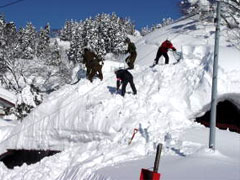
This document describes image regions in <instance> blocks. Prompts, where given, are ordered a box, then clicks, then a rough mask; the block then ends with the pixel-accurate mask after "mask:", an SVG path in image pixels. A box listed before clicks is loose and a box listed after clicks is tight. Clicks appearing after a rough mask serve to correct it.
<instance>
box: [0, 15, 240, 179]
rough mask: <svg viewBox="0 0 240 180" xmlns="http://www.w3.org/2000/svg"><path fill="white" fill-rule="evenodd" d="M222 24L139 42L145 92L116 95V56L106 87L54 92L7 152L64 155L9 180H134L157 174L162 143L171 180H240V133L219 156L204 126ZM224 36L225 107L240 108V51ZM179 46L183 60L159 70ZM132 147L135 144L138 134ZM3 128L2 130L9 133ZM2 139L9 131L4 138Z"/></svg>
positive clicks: (184, 25)
mask: <svg viewBox="0 0 240 180" xmlns="http://www.w3.org/2000/svg"><path fill="white" fill-rule="evenodd" d="M214 31H215V28H214V26H213V24H210V23H199V22H198V21H197V20H194V19H186V20H182V21H179V22H177V23H175V24H172V25H170V26H167V27H165V28H162V29H160V30H156V31H154V32H152V33H151V34H148V35H147V36H145V37H133V38H132V39H133V40H134V41H135V44H136V47H137V52H138V57H137V60H136V67H135V69H134V70H131V73H132V74H133V76H134V82H135V85H136V88H137V90H138V94H137V95H136V96H134V95H132V92H131V89H130V87H129V86H128V88H127V93H126V95H125V97H124V98H123V97H122V96H120V95H119V94H116V89H115V86H116V79H115V75H114V70H115V69H116V68H120V67H122V68H123V67H124V66H126V65H124V63H123V60H124V56H122V57H121V59H122V62H117V61H115V58H114V57H112V56H111V55H108V56H107V58H106V61H105V64H104V68H103V75H104V79H103V81H100V80H99V79H94V81H93V83H90V82H89V81H88V80H86V79H81V80H80V82H79V83H77V84H75V85H65V86H64V87H62V88H61V89H60V90H58V91H56V92H53V93H52V94H51V95H50V96H49V97H48V98H47V99H45V100H44V102H43V103H42V104H41V105H40V106H39V107H38V108H36V109H35V110H34V111H33V112H32V113H31V114H30V115H29V116H28V117H27V118H26V119H24V121H23V123H21V124H18V125H16V126H12V125H11V126H6V125H5V124H4V125H3V126H4V127H6V128H7V129H9V131H8V133H6V132H5V134H6V135H5V136H2V135H1V136H0V137H1V144H0V151H1V152H2V153H3V152H5V151H6V149H7V148H11V149H13V148H20V149H52V150H61V151H62V152H61V153H59V154H56V155H54V156H52V157H48V158H44V159H43V160H42V161H41V162H39V163H36V164H34V165H30V166H27V165H23V166H21V167H16V168H15V169H13V170H8V169H7V168H6V167H5V166H4V164H3V163H1V164H0V179H1V180H23V179H24V180H33V179H34V180H43V179H44V180H81V179H92V180H100V179H101V180H107V179H108V180H110V179H112V180H115V179H118V180H125V179H126V180H128V179H129V180H132V179H138V178H139V176H140V170H141V168H149V169H151V168H152V166H153V161H154V155H155V150H156V146H157V144H158V143H163V145H164V148H163V152H162V159H161V162H160V168H159V171H160V172H161V173H162V178H161V179H163V180H173V179H176V180H180V179H184V180H193V179H204V180H213V179H229V180H230V179H231V180H239V179H240V135H239V134H237V133H232V132H228V131H222V130H217V134H216V149H217V150H216V151H215V152H213V151H211V150H209V149H208V138H209V137H208V136H209V135H208V134H209V129H207V128H205V127H203V126H201V125H199V124H196V123H195V122H194V118H195V117H196V116H200V115H202V114H203V113H204V112H206V111H207V110H209V108H210V101H211V82H212V64H213V49H214ZM224 35H225V31H222V32H221V38H220V57H219V71H218V75H219V78H218V79H219V80H218V96H219V100H224V99H229V100H230V101H232V102H234V103H235V104H236V105H238V106H239V105H240V97H239V94H240V79H239V77H240V52H239V51H238V50H236V49H234V47H232V46H231V45H230V44H228V42H227V41H226V40H225V36H224ZM167 38H168V39H170V40H171V41H172V43H173V44H174V46H175V47H176V48H177V50H178V51H181V52H182V53H183V60H182V61H180V62H179V63H178V64H176V65H173V64H172V63H174V62H175V60H174V57H173V55H172V53H171V52H169V55H170V64H168V65H163V59H160V64H159V65H157V66H155V67H154V68H150V67H149V66H150V65H151V64H152V63H153V60H154V58H155V55H156V52H157V49H158V47H159V45H160V44H161V42H162V41H164V40H165V39H167ZM135 128H137V129H138V132H137V133H136V135H135V137H134V139H133V141H132V143H131V144H130V145H128V143H129V140H130V138H131V136H132V134H133V131H134V129H135ZM0 130H1V129H0ZM0 133H1V131H0Z"/></svg>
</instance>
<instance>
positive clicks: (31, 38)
mask: <svg viewBox="0 0 240 180" xmlns="http://www.w3.org/2000/svg"><path fill="white" fill-rule="evenodd" d="M36 37H37V32H36V30H35V27H34V26H33V25H32V23H28V24H27V25H26V27H25V28H20V30H19V32H18V46H17V52H16V55H15V56H16V57H18V58H23V59H33V57H34V55H35V49H36Z"/></svg>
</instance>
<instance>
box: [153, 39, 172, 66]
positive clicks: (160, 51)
mask: <svg viewBox="0 0 240 180" xmlns="http://www.w3.org/2000/svg"><path fill="white" fill-rule="evenodd" d="M169 49H172V50H173V51H176V48H175V47H173V45H172V43H171V42H170V41H169V40H166V41H164V42H163V43H162V44H161V46H160V47H159V48H158V51H157V56H156V58H155V60H154V65H156V64H158V61H159V58H160V57H161V56H162V55H163V57H164V58H165V64H168V63H169V57H168V54H167V52H168V50H169Z"/></svg>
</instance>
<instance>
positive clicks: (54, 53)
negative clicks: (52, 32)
mask: <svg viewBox="0 0 240 180" xmlns="http://www.w3.org/2000/svg"><path fill="white" fill-rule="evenodd" d="M60 63H61V55H60V48H59V45H58V42H57V40H55V41H54V44H53V46H52V47H51V58H49V62H48V64H49V65H54V66H59V65H60Z"/></svg>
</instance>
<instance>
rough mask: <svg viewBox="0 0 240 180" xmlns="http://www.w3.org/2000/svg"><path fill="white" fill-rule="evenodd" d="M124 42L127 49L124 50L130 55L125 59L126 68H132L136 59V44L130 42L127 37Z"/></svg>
mask: <svg viewBox="0 0 240 180" xmlns="http://www.w3.org/2000/svg"><path fill="white" fill-rule="evenodd" d="M124 42H125V43H127V44H128V49H127V51H126V53H129V54H130V55H129V56H128V57H127V58H126V59H125V62H126V63H127V65H128V69H133V68H134V62H135V60H136V57H137V52H136V46H135V44H134V43H132V42H131V41H130V39H129V38H126V40H125V41H124Z"/></svg>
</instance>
